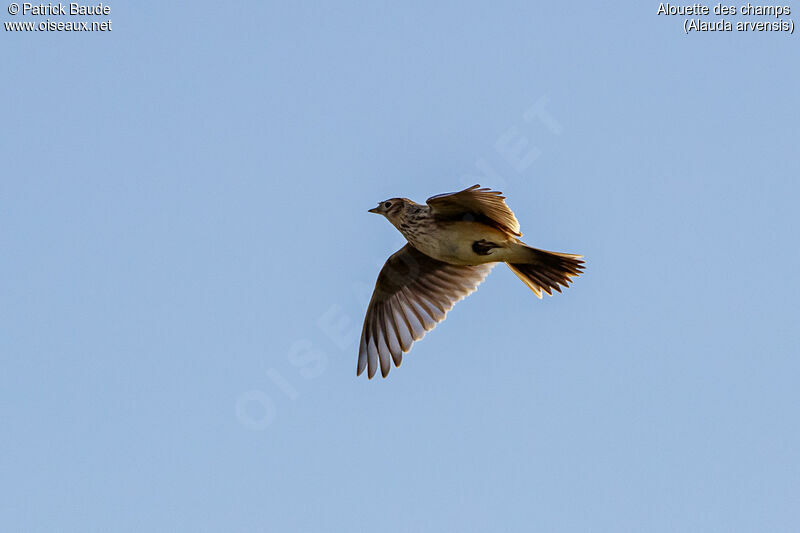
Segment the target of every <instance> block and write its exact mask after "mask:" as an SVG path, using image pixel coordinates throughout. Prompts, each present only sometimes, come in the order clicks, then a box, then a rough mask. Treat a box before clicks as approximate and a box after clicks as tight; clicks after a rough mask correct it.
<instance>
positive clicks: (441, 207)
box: [427, 185, 522, 237]
mask: <svg viewBox="0 0 800 533" xmlns="http://www.w3.org/2000/svg"><path fill="white" fill-rule="evenodd" d="M505 199H506V197H505V196H503V193H501V192H498V191H493V190H491V189H489V188H487V187H483V188H481V186H480V185H473V186H472V187H470V188H468V189H464V190H463V191H461V192H453V193H447V194H437V195H436V196H431V197H430V198H428V200H427V203H428V205H429V206H430V207H431V210H432V211H433V215H434V216H439V217H442V218H450V219H452V218H457V219H463V218H464V217H468V216H470V215H472V216H477V217H476V218H479V217H486V218H488V219H489V220H490V221H491V222H492V223H494V225H497V226H498V227H499V228H500V229H501V230H503V231H507V232H509V233H511V234H512V235H516V236H517V237H521V236H522V233H520V231H519V221H518V220H517V217H515V216H514V213H513V212H512V211H511V209H510V208H509V207H508V206H507V205H506V202H505Z"/></svg>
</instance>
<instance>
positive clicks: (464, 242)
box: [358, 185, 583, 378]
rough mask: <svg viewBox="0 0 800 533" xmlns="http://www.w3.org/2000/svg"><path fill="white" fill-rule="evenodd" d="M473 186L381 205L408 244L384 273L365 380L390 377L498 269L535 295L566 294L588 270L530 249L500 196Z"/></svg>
mask: <svg viewBox="0 0 800 533" xmlns="http://www.w3.org/2000/svg"><path fill="white" fill-rule="evenodd" d="M479 187H480V186H479V185H474V186H472V187H470V188H468V189H465V190H463V191H461V192H457V193H451V194H442V195H438V196H433V197H431V198H429V199H428V201H427V205H420V204H417V203H415V202H412V201H411V200H409V199H408V198H392V199H391V200H386V201H384V202H381V203H380V204H379V205H378V207H376V208H374V209H370V212H372V213H377V214H381V215H383V216H385V217H386V218H387V219H388V220H389V221H390V222H391V223H392V224H393V225H394V226H395V227H396V228H397V229H398V231H400V233H402V234H403V236H404V237H405V238H406V240H407V241H408V244H407V245H406V246H404V247H403V248H401V249H400V250H399V251H398V252H397V253H395V254H394V255H392V257H390V258H389V260H388V261H387V262H386V265H384V267H383V269H382V270H381V273H380V275H379V276H378V281H377V283H376V285H375V292H374V293H373V295H372V300H371V301H370V303H369V307H368V308H367V316H366V318H365V319H364V329H363V331H362V334H361V343H360V346H359V357H358V374H361V372H363V371H364V369H365V368H368V376H369V377H370V378H372V376H373V375H374V374H375V372H376V369H377V366H378V362H380V367H381V374H382V375H383V376H384V377H386V375H387V374H388V373H389V369H390V367H391V365H390V359H391V360H393V361H394V363H395V366H400V362H401V361H402V353H403V352H407V351H409V350H410V349H411V344H412V343H413V342H414V341H416V340H419V339H421V338H422V336H423V335H424V334H425V332H426V331H430V330H431V329H433V327H434V326H435V325H436V323H437V322H440V321H442V320H443V319H444V317H445V315H446V314H447V311H448V310H450V308H452V306H453V305H454V304H455V303H456V302H457V301H459V300H461V299H462V298H464V297H465V296H467V295H468V294H470V293H471V292H473V291H474V290H475V289H476V288H477V286H478V285H479V284H480V282H481V281H483V279H484V278H485V277H486V275H487V274H488V273H489V271H490V270H491V268H492V266H493V265H494V263H498V262H505V263H506V264H508V267H509V268H510V269H511V271H512V272H514V274H516V275H517V276H518V277H519V278H520V279H521V280H522V281H523V282H524V283H525V284H526V285H527V286H528V287H529V288H531V289H532V290H533V291H534V292H535V293H536V295H537V296H538V297H539V298H541V297H542V292H546V293H547V294H552V292H551V291H552V290H556V291H558V292H561V288H560V287H559V286H564V287H566V286H568V285H569V282H570V281H571V277H573V276H577V275H579V274H580V272H581V270H582V269H583V266H582V264H583V261H581V260H580V258H581V256H579V255H572V254H561V253H557V252H547V251H545V250H539V249H536V248H531V247H529V246H527V245H526V244H524V243H523V242H522V241H521V240H519V237H521V236H522V233H520V231H519V222H518V221H517V219H516V217H515V216H514V213H513V212H511V210H510V209H509V208H508V206H507V205H506V203H505V201H504V200H505V198H504V197H503V196H501V193H499V192H496V191H491V190H489V189H481V188H479Z"/></svg>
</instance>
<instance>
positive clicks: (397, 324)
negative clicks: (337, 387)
mask: <svg viewBox="0 0 800 533" xmlns="http://www.w3.org/2000/svg"><path fill="white" fill-rule="evenodd" d="M492 266H493V264H491V263H490V264H484V265H476V266H460V265H450V264H448V263H443V262H441V261H437V260H436V259H433V258H432V257H428V256H427V255H425V254H423V253H422V252H420V251H418V250H417V249H416V248H414V247H413V246H411V245H410V244H406V245H405V246H404V247H403V248H401V249H400V250H399V251H397V252H396V253H394V254H393V255H392V256H391V257H390V258H389V259H388V260H387V261H386V264H385V265H384V266H383V268H382V269H381V273H380V274H379V275H378V281H377V283H376V284H375V290H374V292H373V294H372V299H371V300H370V302H369V306H368V307H367V315H366V317H365V318H364V328H363V330H362V332H361V341H360V343H359V349H358V366H357V369H356V371H357V374H359V375H360V374H361V373H362V372H364V370H366V371H367V376H368V377H369V378H372V377H373V376H374V375H375V373H376V372H377V370H378V367H379V366H380V370H381V375H382V376H383V377H386V376H387V374H388V373H389V370H390V368H391V362H394V365H395V366H400V363H401V362H402V360H403V353H405V352H408V351H409V350H410V349H411V346H412V345H413V344H414V342H415V341H418V340H420V339H421V338H422V337H423V336H425V332H427V331H430V330H432V329H433V328H434V327H435V326H436V324H437V323H439V322H441V321H442V320H444V318H445V317H446V316H447V312H448V311H449V310H450V309H452V308H453V306H454V305H455V304H456V302H458V301H459V300H462V299H463V298H465V297H466V296H467V295H469V294H471V293H472V292H474V291H475V289H477V287H478V285H479V284H480V283H481V282H482V281H483V280H484V278H485V277H486V276H487V275H488V274H489V271H491V269H492Z"/></svg>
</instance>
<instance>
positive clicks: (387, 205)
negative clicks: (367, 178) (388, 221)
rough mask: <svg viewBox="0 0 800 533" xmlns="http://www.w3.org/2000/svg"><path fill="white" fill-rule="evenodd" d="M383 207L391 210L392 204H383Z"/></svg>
mask: <svg viewBox="0 0 800 533" xmlns="http://www.w3.org/2000/svg"><path fill="white" fill-rule="evenodd" d="M383 207H385V208H386V209H389V208H390V207H392V202H383Z"/></svg>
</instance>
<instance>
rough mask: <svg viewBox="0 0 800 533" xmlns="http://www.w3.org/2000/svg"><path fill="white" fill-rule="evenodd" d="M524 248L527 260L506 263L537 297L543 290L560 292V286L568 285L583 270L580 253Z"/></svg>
mask: <svg viewBox="0 0 800 533" xmlns="http://www.w3.org/2000/svg"><path fill="white" fill-rule="evenodd" d="M526 248H527V250H528V255H529V260H527V261H526V262H524V263H506V264H507V265H508V268H510V269H511V272H513V273H514V274H516V275H517V277H518V278H519V279H521V280H522V282H523V283H525V285H527V286H528V287H529V288H530V289H531V290H532V291H533V292H534V293H536V296H538V297H539V298H541V297H542V292H543V291H544V292H546V293H547V294H548V295H550V296H552V294H553V292H552V291H558V292H561V286H563V287H569V284H570V282H572V278H573V277H576V276H579V275H580V274H581V273H582V272H583V261H581V259H582V258H583V256H582V255H574V254H562V253H558V252H548V251H546V250H537V249H536V248H530V247H526Z"/></svg>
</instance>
